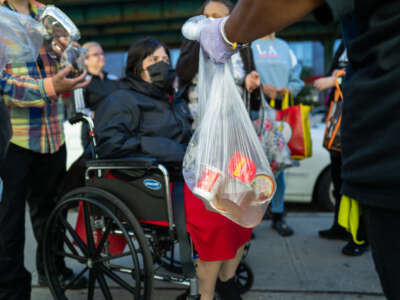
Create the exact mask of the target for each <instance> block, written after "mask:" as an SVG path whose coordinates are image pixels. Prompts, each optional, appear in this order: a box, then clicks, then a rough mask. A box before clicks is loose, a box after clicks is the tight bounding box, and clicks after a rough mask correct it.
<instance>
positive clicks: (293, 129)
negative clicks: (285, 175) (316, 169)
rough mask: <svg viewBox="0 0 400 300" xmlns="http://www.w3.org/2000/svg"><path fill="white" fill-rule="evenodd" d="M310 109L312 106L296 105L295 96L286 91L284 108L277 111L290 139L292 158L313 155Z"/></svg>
mask: <svg viewBox="0 0 400 300" xmlns="http://www.w3.org/2000/svg"><path fill="white" fill-rule="evenodd" d="M273 104H274V103H273V102H272V105H273ZM272 105H271V106H272ZM310 110H311V107H310V106H308V105H303V104H297V105H294V100H293V96H292V95H291V94H289V93H286V95H285V97H284V99H283V101H282V110H277V111H276V119H277V120H279V121H281V122H282V123H281V131H282V134H283V136H284V137H285V139H287V140H289V142H288V147H289V149H290V152H291V158H293V159H296V160H301V159H305V158H308V157H311V156H312V140H311V128H310V121H309V119H308V114H309V112H310Z"/></svg>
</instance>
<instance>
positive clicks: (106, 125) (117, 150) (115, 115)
mask: <svg viewBox="0 0 400 300" xmlns="http://www.w3.org/2000/svg"><path fill="white" fill-rule="evenodd" d="M129 97H132V95H130V94H129V92H128V91H124V90H119V91H116V92H115V93H113V94H111V95H110V96H109V97H107V98H106V99H105V100H104V101H102V102H101V103H100V104H99V106H98V107H97V110H96V118H95V134H96V142H97V146H96V152H97V153H98V154H99V156H100V157H115V158H120V157H129V156H132V155H133V154H134V153H135V152H138V151H139V146H140V137H139V136H138V135H137V134H136V133H137V131H138V129H139V123H140V110H139V107H138V106H137V105H134V104H132V103H131V101H127V98H129Z"/></svg>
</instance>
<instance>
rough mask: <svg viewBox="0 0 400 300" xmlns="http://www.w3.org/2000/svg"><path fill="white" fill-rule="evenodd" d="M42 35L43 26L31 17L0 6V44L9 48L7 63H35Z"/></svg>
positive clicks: (41, 43) (41, 42)
mask: <svg viewBox="0 0 400 300" xmlns="http://www.w3.org/2000/svg"><path fill="white" fill-rule="evenodd" d="M44 33H45V28H44V26H43V25H42V24H41V23H40V22H38V21H36V20H35V19H33V18H32V17H30V16H26V15H23V14H20V13H16V12H14V11H12V10H10V9H8V8H6V7H3V6H0V42H2V43H3V44H4V45H6V46H7V47H9V51H8V62H12V63H27V62H32V61H36V59H37V57H38V55H39V51H40V48H41V47H42V45H43V35H44Z"/></svg>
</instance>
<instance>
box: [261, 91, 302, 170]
mask: <svg viewBox="0 0 400 300" xmlns="http://www.w3.org/2000/svg"><path fill="white" fill-rule="evenodd" d="M260 95H261V105H260V111H259V114H258V115H259V118H258V119H257V120H254V121H253V124H254V126H255V128H256V132H257V134H258V136H259V139H260V141H261V145H262V147H263V149H264V152H265V154H266V156H267V158H268V161H269V163H270V166H271V169H272V172H273V173H274V176H275V178H277V176H278V175H279V174H280V172H282V171H283V170H284V169H286V168H289V167H292V166H294V165H296V162H295V161H293V160H292V159H291V158H290V150H289V147H288V146H287V143H288V142H289V140H285V137H284V136H283V133H282V131H281V130H282V126H281V123H282V122H279V121H277V120H276V112H275V110H274V109H273V108H272V107H271V106H270V105H268V103H267V101H266V100H265V96H264V93H263V91H262V90H261V91H260Z"/></svg>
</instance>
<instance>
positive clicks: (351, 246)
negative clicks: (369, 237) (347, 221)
mask: <svg viewBox="0 0 400 300" xmlns="http://www.w3.org/2000/svg"><path fill="white" fill-rule="evenodd" d="M367 250H368V243H367V242H365V243H364V244H362V245H357V244H356V243H354V242H353V240H351V241H350V242H348V243H347V244H346V245H345V246H344V247H343V249H342V253H343V254H344V255H347V256H360V255H363V253H364V252H365V251H367Z"/></svg>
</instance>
